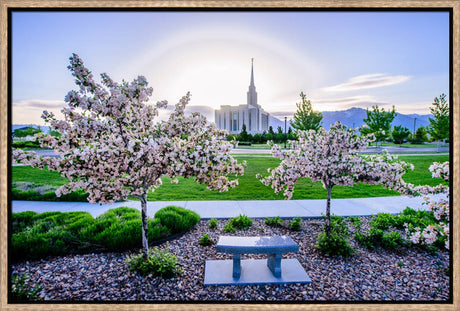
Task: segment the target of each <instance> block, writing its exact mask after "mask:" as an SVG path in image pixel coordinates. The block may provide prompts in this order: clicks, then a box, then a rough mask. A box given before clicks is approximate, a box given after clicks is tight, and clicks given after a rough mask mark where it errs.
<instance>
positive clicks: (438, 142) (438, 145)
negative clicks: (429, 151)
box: [436, 139, 441, 152]
mask: <svg viewBox="0 0 460 311" xmlns="http://www.w3.org/2000/svg"><path fill="white" fill-rule="evenodd" d="M440 142H441V140H440V139H438V147H437V151H436V152H439V143H440Z"/></svg>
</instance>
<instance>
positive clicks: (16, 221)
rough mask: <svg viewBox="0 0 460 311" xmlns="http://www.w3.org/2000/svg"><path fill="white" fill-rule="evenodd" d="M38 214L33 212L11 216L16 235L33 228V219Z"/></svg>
mask: <svg viewBox="0 0 460 311" xmlns="http://www.w3.org/2000/svg"><path fill="white" fill-rule="evenodd" d="M36 215H37V213H35V212H32V211H27V212H21V213H13V214H12V215H11V227H12V230H13V234H14V233H19V232H21V231H23V230H24V229H25V228H27V227H30V226H32V224H33V218H34V216H36Z"/></svg>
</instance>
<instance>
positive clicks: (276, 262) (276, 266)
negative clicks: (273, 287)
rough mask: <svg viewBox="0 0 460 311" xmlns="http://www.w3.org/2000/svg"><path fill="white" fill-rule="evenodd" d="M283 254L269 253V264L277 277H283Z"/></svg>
mask: <svg viewBox="0 0 460 311" xmlns="http://www.w3.org/2000/svg"><path fill="white" fill-rule="evenodd" d="M281 258H282V255H281V254H269V255H268V259H267V266H268V268H269V269H270V271H271V272H272V273H273V275H274V276H275V277H277V278H279V277H281Z"/></svg>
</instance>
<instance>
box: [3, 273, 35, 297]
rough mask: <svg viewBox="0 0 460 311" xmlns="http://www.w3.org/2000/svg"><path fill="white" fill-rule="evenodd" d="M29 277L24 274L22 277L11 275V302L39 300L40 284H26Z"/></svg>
mask: <svg viewBox="0 0 460 311" xmlns="http://www.w3.org/2000/svg"><path fill="white" fill-rule="evenodd" d="M28 279H29V276H28V275H27V274H26V273H23V274H22V275H20V276H19V275H18V274H13V278H12V283H11V296H10V298H11V302H24V301H31V300H41V298H40V297H39V296H38V294H39V293H40V291H41V290H42V288H41V286H40V284H35V286H33V287H32V286H31V285H29V284H27V280H28Z"/></svg>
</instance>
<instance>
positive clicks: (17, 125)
mask: <svg viewBox="0 0 460 311" xmlns="http://www.w3.org/2000/svg"><path fill="white" fill-rule="evenodd" d="M30 126H32V127H33V128H38V125H36V124H13V125H12V126H11V131H12V132H14V130H16V129H20V128H23V127H30ZM40 128H41V129H42V131H43V133H48V132H49V131H50V127H49V126H45V125H41V126H40Z"/></svg>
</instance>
